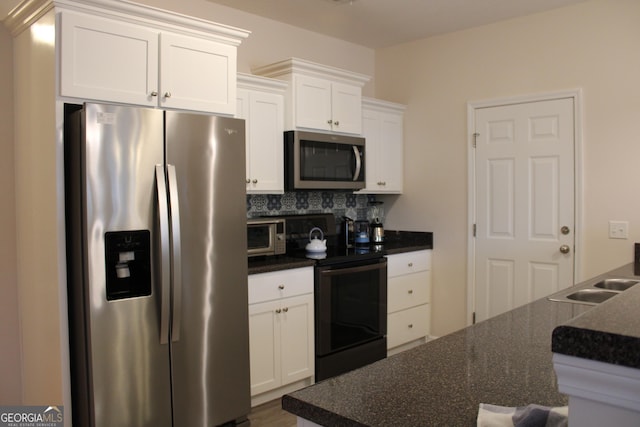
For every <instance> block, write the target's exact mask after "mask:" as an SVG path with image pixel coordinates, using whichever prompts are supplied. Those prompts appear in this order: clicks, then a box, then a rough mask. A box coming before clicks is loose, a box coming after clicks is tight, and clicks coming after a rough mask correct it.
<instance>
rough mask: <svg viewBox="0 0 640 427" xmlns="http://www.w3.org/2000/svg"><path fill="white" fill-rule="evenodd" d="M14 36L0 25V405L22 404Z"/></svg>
mask: <svg viewBox="0 0 640 427" xmlns="http://www.w3.org/2000/svg"><path fill="white" fill-rule="evenodd" d="M11 42H12V39H11V35H10V34H9V32H8V31H7V30H6V29H5V28H4V27H2V26H0V93H2V94H3V95H2V96H1V97H0V153H2V154H1V155H0V194H1V195H2V209H0V236H2V238H0V274H2V279H1V280H0V348H2V350H0V405H16V404H21V403H22V383H21V380H22V379H21V371H22V367H21V363H20V334H19V331H20V329H19V320H18V319H19V317H18V289H17V278H16V217H15V211H14V206H15V192H14V178H13V173H14V168H13V158H14V150H13V67H12V64H13V61H12V60H11V58H12V54H13V53H12V52H13V49H12V46H11Z"/></svg>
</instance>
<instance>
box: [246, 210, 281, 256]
mask: <svg viewBox="0 0 640 427" xmlns="http://www.w3.org/2000/svg"><path fill="white" fill-rule="evenodd" d="M285 224H286V223H285V219H284V218H255V219H248V220H247V254H248V256H250V257H252V256H261V255H281V254H284V253H285V252H286V251H287V242H286V235H285V233H286V231H285Z"/></svg>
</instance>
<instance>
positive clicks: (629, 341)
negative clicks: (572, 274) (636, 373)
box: [552, 263, 640, 369]
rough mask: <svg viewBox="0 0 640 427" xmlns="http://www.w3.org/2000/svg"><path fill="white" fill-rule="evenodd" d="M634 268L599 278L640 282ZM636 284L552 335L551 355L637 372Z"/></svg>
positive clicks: (639, 300) (639, 324)
mask: <svg viewBox="0 0 640 427" xmlns="http://www.w3.org/2000/svg"><path fill="white" fill-rule="evenodd" d="M637 267H638V266H636V265H634V263H630V264H627V265H625V266H623V267H620V268H618V269H615V270H612V271H610V272H608V273H606V274H605V275H603V276H601V277H603V278H604V277H623V278H634V279H638V280H640V275H636V273H640V272H638V268H637ZM638 307H640V284H638V285H635V286H633V287H631V288H629V289H627V290H626V291H624V292H623V294H622V295H618V296H615V297H613V298H611V299H609V300H607V301H605V302H603V303H601V304H599V305H597V306H596V307H594V309H593V310H589V312H588V313H585V314H583V315H582V316H579V317H577V318H575V319H572V320H571V321H569V322H567V323H566V324H564V325H561V326H558V327H557V328H556V329H555V330H554V331H553V341H552V349H553V352H555V353H561V354H566V355H569V356H576V357H581V358H584V359H591V360H597V361H600V362H605V363H612V364H615V365H622V366H627V367H631V368H637V369H638V368H640V316H639V315H638Z"/></svg>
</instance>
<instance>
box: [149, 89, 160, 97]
mask: <svg viewBox="0 0 640 427" xmlns="http://www.w3.org/2000/svg"><path fill="white" fill-rule="evenodd" d="M149 95H151V96H152V97H156V96H158V92H156V91H155V90H154V91H153V92H151V93H150V94H149Z"/></svg>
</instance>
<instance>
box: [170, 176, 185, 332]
mask: <svg viewBox="0 0 640 427" xmlns="http://www.w3.org/2000/svg"><path fill="white" fill-rule="evenodd" d="M167 178H168V180H167V181H168V183H169V209H170V211H169V216H170V218H171V252H172V260H171V266H172V267H173V269H172V273H173V274H172V276H171V288H172V289H173V295H172V298H171V299H172V303H171V305H172V324H171V341H174V342H176V341H179V340H180V328H181V323H182V246H181V244H180V201H179V200H178V181H177V178H176V167H175V166H174V165H167Z"/></svg>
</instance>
